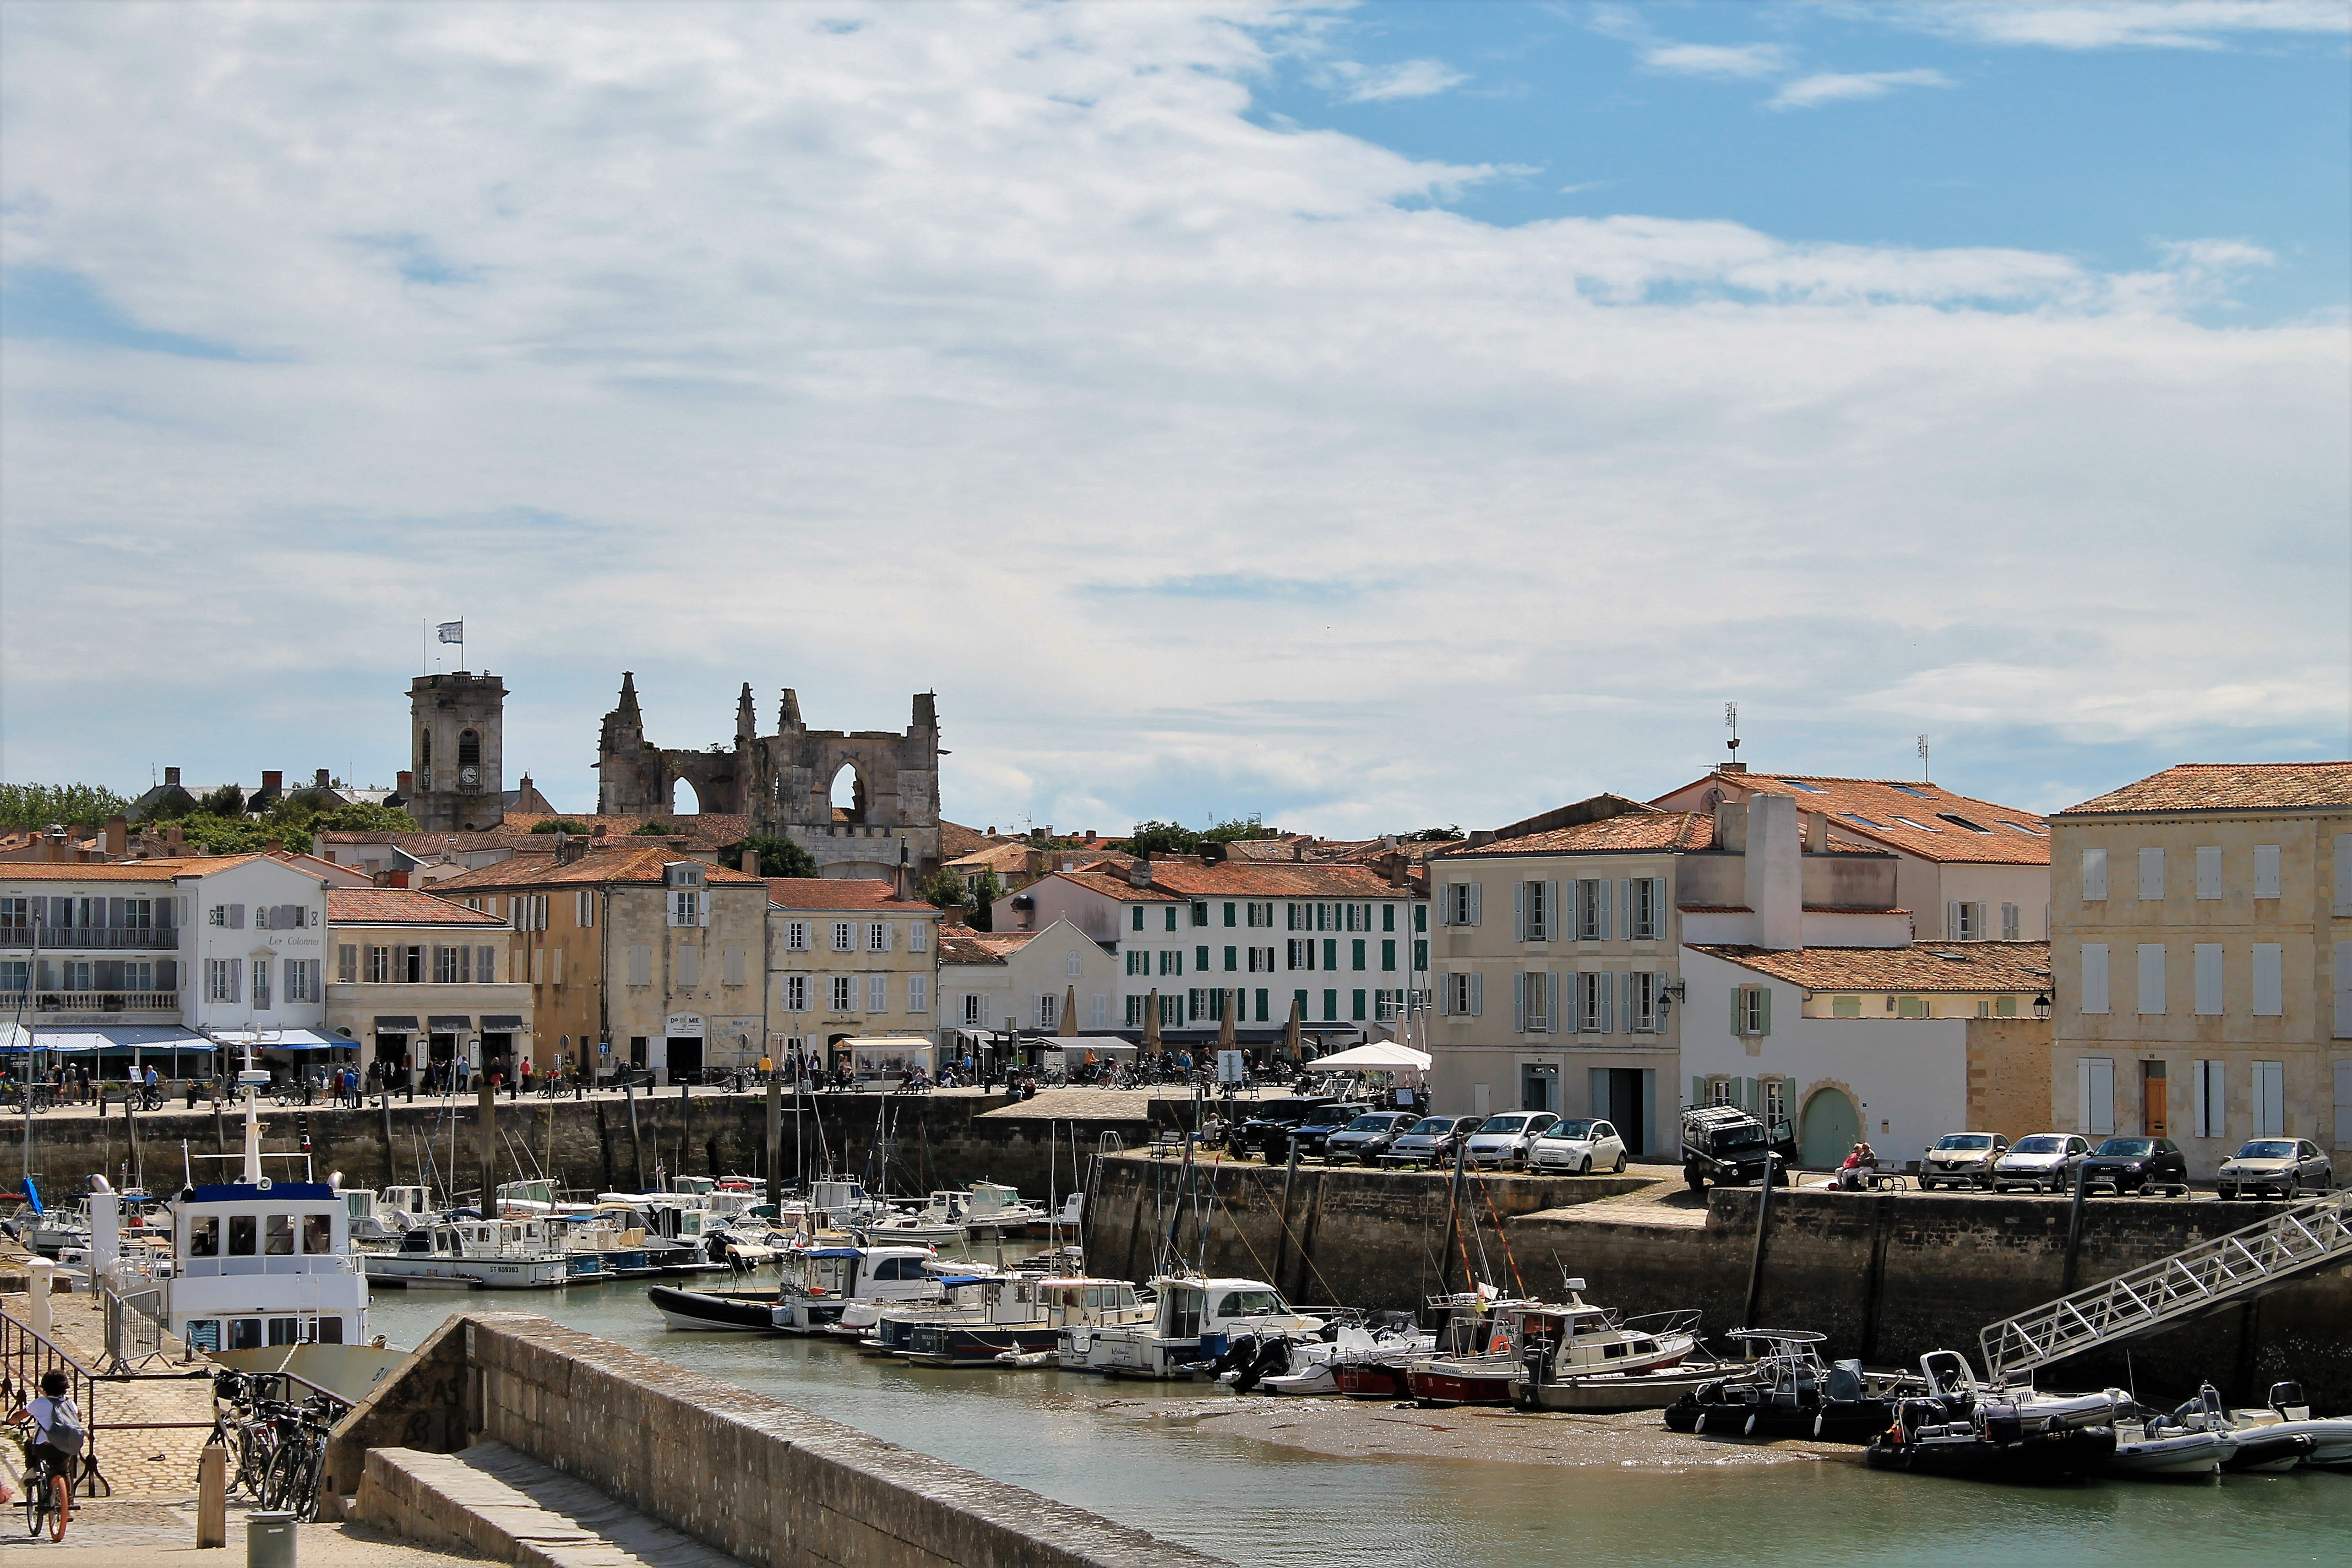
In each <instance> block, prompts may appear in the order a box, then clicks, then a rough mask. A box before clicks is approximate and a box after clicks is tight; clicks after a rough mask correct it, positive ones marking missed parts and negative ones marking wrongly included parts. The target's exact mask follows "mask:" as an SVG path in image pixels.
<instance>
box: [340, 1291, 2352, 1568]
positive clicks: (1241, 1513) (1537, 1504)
mask: <svg viewBox="0 0 2352 1568" xmlns="http://www.w3.org/2000/svg"><path fill="white" fill-rule="evenodd" d="M458 1310H519V1311H535V1312H541V1313H544V1314H545V1315H546V1316H548V1317H550V1318H551V1319H554V1320H555V1321H558V1322H561V1323H562V1324H564V1325H565V1326H567V1327H569V1328H574V1329H578V1330H581V1331H583V1332H587V1333H593V1334H597V1335H600V1336H602V1337H604V1338H605V1339H610V1340H613V1341H615V1342H619V1343H622V1344H625V1345H628V1346H631V1347H632V1348H634V1349H637V1350H641V1351H644V1352H648V1353H650V1354H654V1355H657V1356H661V1357H664V1358H666V1359H667V1360H670V1361H673V1362H676V1363H678V1364H680V1365H682V1366H686V1367H690V1368H692V1369H693V1370H694V1371H696V1372H699V1373H705V1374H707V1375H709V1376H712V1377H718V1378H721V1379H724V1380H726V1381H727V1382H730V1383H733V1384H738V1385H740V1386H741V1387H744V1388H748V1389H752V1390H755V1391H757V1392H759V1393H761V1394H767V1395H769V1396H771V1397H772V1398H775V1399H779V1400H782V1401H783V1402H785V1403H787V1404H790V1405H797V1406H799V1407H801V1408H803V1409H805V1410H809V1411H813V1412H814V1413H816V1414H818V1415H825V1416H828V1417H831V1418H832V1419H834V1420H836V1421H840V1422H843V1423H845V1425H848V1426H856V1427H858V1428H860V1429H862V1430H864V1431H866V1432H870V1433H872V1434H874V1435H875V1436H879V1437H883V1438H887V1439H888V1440H889V1441H891V1442H895V1443H900V1444H904V1445H905V1446H907V1447H910V1448H916V1449H919V1450H921V1451H922V1452H924V1453H928V1454H933V1455H936V1456H938V1457H939V1458H943V1459H947V1460H950V1461H952V1462H954V1463H956V1464H960V1465H963V1466H966V1467H968V1468H971V1469H974V1470H978V1471H980V1472H982V1474H985V1475H989V1476H993V1477H996V1478H998V1479H1003V1480H1006V1481H1010V1482H1013V1483H1014V1484H1016V1485H1019V1486H1024V1487H1027V1488H1029V1489H1032V1490H1034V1491H1037V1492H1041V1493H1043V1494H1045V1496H1047V1497H1052V1498H1055V1499H1058V1500H1063V1501H1066V1502H1069V1503H1074V1504H1076V1505H1078V1506H1079V1507H1082V1508H1087V1509H1091V1510H1094V1511H1096V1512H1097V1513H1100V1514H1103V1515H1106V1516H1107V1517H1108V1518H1111V1519H1114V1520H1118V1521H1121V1522H1123V1523H1127V1524H1132V1525H1137V1526H1139V1527H1141V1528H1143V1529H1146V1530H1150V1531H1154V1532H1156V1533H1158V1534H1160V1535H1164V1536H1168V1537H1170V1538H1171V1539H1174V1540H1177V1541H1181V1542H1187V1543H1189V1544H1191V1545H1193V1546H1196V1547H1199V1548H1201V1549H1202V1550H1203V1551H1206V1552H1214V1553H1216V1554H1218V1555H1220V1556H1223V1557H1226V1558H1230V1559H1231V1560H1232V1561H1234V1562H1235V1563H1241V1564H1244V1568H1363V1565H1366V1564H1372V1563H1391V1564H1410V1565H1412V1568H1533V1565H1537V1564H1548V1563H1612V1564H1617V1565H1623V1568H1683V1565H1685V1564H1689V1565H1694V1568H1696V1565H1700V1564H1704V1565H1706V1568H1719V1565H1720V1564H1722V1563H1726V1562H1731V1561H1736V1562H1738V1563H1742V1564H1746V1565H1748V1568H1763V1565H1779V1564H1788V1565H1790V1568H1798V1565H1812V1564H1844V1563H1853V1564H1864V1563H1867V1564H1874V1565H1883V1564H1893V1563H1901V1564H1904V1565H1905V1568H1938V1565H1943V1564H1950V1565H1952V1568H1963V1565H1965V1568H1984V1565H1985V1564H1987V1563H2046V1564H2063V1565H2066V1568H2074V1565H2076V1564H2103V1563H2118V1564H2121V1563H2130V1564H2135V1565H2150V1564H2166V1563H2195V1564H2198V1565H2199V1568H2212V1565H2214V1564H2219V1563H2232V1564H2234V1563H2246V1564H2263V1565H2264V1568H2285V1565H2288V1564H2295V1563H2328V1564H2341V1563H2346V1562H2352V1476H2340V1475H2302V1474H2288V1475H2283V1476H2247V1477H2231V1478H2229V1479H2226V1480H2221V1481H2215V1480H2190V1481H2174V1482H2147V1481H2140V1482H2112V1481H2110V1482H2095V1483H2092V1484H2088V1485H2083V1486H2070V1487H2065V1488H2059V1489H2016V1488H2006V1487H1990V1486H1984V1485H1979V1484H1974V1483H1969V1482H1960V1481H1942V1480H1936V1479H1923V1478H1914V1477H1906V1476H1899V1475H1885V1474H1880V1473H1877V1472H1874V1471H1871V1470H1868V1469H1866V1468H1864V1467H1863V1466H1862V1465H1861V1464H1860V1463H1859V1462H1857V1461H1856V1458H1855V1456H1853V1455H1852V1454H1850V1453H1845V1452H1841V1453H1840V1454H1839V1457H1837V1458H1830V1459H1824V1460H1820V1461H1794V1462H1788V1463H1781V1464H1775V1465H1770V1466H1763V1467H1749V1466H1733V1467H1724V1466H1710V1465H1708V1464H1707V1463H1706V1462H1705V1460H1706V1453H1705V1452H1704V1451H1703V1450H1702V1449H1696V1448H1695V1450H1694V1451H1695V1462H1694V1463H1693V1465H1692V1466H1691V1467H1690V1468H1688V1469H1686V1470H1679V1471H1674V1472H1668V1473H1656V1472H1654V1471H1650V1470H1647V1469H1643V1470H1633V1469H1619V1468H1602V1467H1589V1466H1588V1467H1578V1468H1569V1467H1559V1466H1548V1465H1539V1464H1518V1463H1496V1462H1480V1461H1475V1460H1460V1459H1434V1458H1402V1457H1376V1458H1330V1457H1327V1456H1324V1455H1319V1454H1314V1453H1308V1452H1302V1451H1300V1450H1297V1449H1294V1448H1289V1447H1279V1446H1276V1445H1274V1444H1269V1443H1265V1442H1260V1441H1256V1440H1254V1439H1250V1438H1246V1437H1239V1436H1228V1435H1225V1434H1222V1433H1218V1432H1216V1431H1213V1430H1202V1429H1198V1428H1196V1427H1194V1426H1191V1425H1189V1424H1186V1423H1183V1422H1181V1421H1176V1422H1170V1421H1160V1422H1151V1421H1141V1420H1138V1419H1136V1418H1134V1416H1133V1415H1132V1414H1131V1411H1132V1409H1133V1405H1131V1404H1129V1402H1133V1401H1138V1400H1148V1401H1155V1402H1156V1401H1160V1400H1163V1399H1176V1400H1181V1399H1186V1398H1198V1399H1214V1400H1223V1399H1232V1398H1235V1397H1238V1396H1236V1395H1234V1394H1230V1393H1228V1392H1226V1391H1224V1390H1223V1389H1219V1388H1215V1387H1214V1386H1213V1385H1209V1384H1197V1383H1196V1384H1133V1383H1108V1382H1105V1381H1102V1380H1099V1379H1096V1378H1092V1377H1087V1376H1084V1375H1081V1374H1076V1373H1059V1372H1038V1371H1013V1370H1011V1369H1006V1370H1002V1371H999V1370H995V1369H974V1370H961V1371H929V1370H922V1369H917V1368H912V1367H908V1366H906V1365H904V1364H901V1363H895V1362H890V1361H884V1360H877V1359H874V1358H870V1357H866V1356H861V1355H859V1354H858V1353H857V1352H856V1350H855V1348H854V1347H852V1346H851V1345H849V1344H847V1343H845V1342H838V1341H831V1340H821V1339H820V1340H809V1339H785V1338H771V1337H767V1336H752V1335H745V1334H721V1333H691V1332H681V1331H674V1330H670V1329H667V1328H666V1327H664V1325H663V1323H662V1320H661V1318H660V1317H659V1315H658V1314H656V1312H655V1311H654V1310H653V1309H652V1307H651V1306H650V1305H649V1304H648V1303H647V1302H646V1292H645V1287H644V1286H643V1285H642V1284H623V1283H613V1284H606V1285H590V1286H575V1287H572V1288H570V1289H563V1290H558V1291H534V1292H522V1291H516V1292H505V1291H483V1292H476V1293H470V1294H468V1293H462V1292H454V1291H424V1290H413V1291H407V1292H400V1291H381V1292H379V1293H377V1295H376V1298H375V1301H374V1304H373V1307H372V1308H371V1309H370V1312H369V1318H370V1322H371V1327H372V1330H373V1331H374V1332H379V1333H383V1334H387V1335H389V1336H390V1337H391V1340H392V1342H394V1344H401V1345H414V1344H415V1343H416V1342H418V1341H419V1340H421V1339H422V1338H424V1336H425V1335H426V1334H427V1333H429V1332H431V1331H432V1330H433V1329H434V1328H435V1327H436V1325H438V1324H439V1323H440V1322H441V1321H443V1320H444V1319H446V1317H448V1316H449V1315H450V1314H451V1313H453V1312H456V1311H458ZM1372 1414H1374V1412H1371V1411H1367V1412H1366V1418H1367V1419H1370V1416H1371V1415H1372Z"/></svg>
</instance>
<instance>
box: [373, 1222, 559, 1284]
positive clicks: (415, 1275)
mask: <svg viewBox="0 0 2352 1568" xmlns="http://www.w3.org/2000/svg"><path fill="white" fill-rule="evenodd" d="M359 1256H360V1258H361V1260H362V1264H363V1265H364V1267H365V1268H366V1270H367V1277H368V1279H371V1280H373V1281H374V1282H376V1283H378V1284H383V1285H390V1286H394V1287H397V1288H401V1289H414V1288H418V1287H423V1288H427V1289H430V1288H434V1287H442V1288H448V1289H464V1290H470V1289H484V1290H545V1289H553V1288H554V1287H556V1286H559V1285H562V1284H566V1283H568V1282H570V1280H571V1279H572V1274H573V1265H572V1255H571V1254H570V1253H569V1252H566V1251H565V1250H563V1248H562V1247H560V1246H559V1245H557V1244H556V1243H554V1242H553V1241H551V1239H550V1237H549V1235H548V1226H547V1222H546V1221H544V1220H535V1219H534V1220H520V1219H475V1220H450V1221H444V1222H442V1223H439V1224H435V1225H420V1226H417V1227H416V1228H415V1229H413V1230H410V1231H407V1232H405V1233H404V1234H403V1235H402V1236H401V1237H400V1246H399V1247H398V1248H397V1249H396V1250H392V1251H384V1252H363V1253H361V1254H360V1255H359Z"/></svg>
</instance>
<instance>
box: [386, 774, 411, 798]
mask: <svg viewBox="0 0 2352 1568" xmlns="http://www.w3.org/2000/svg"><path fill="white" fill-rule="evenodd" d="M392 793H393V794H394V795H398V796H399V797H400V798H401V799H403V800H409V799H413V798H414V797H415V794H416V775H415V773H411V772H409V771H408V770H407V769H406V768H403V769H401V770H400V772H398V773H394V774H393V776H392Z"/></svg>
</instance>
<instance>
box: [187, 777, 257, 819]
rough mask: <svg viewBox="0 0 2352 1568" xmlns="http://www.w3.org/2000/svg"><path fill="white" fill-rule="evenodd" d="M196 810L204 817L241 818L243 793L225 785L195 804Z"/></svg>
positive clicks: (243, 812)
mask: <svg viewBox="0 0 2352 1568" xmlns="http://www.w3.org/2000/svg"><path fill="white" fill-rule="evenodd" d="M196 810H197V811H198V812H200V813H202V814H204V815H205V816H244V815H245V792H244V791H243V790H240V789H238V788H237V787H236V785H235V784H223V785H221V786H220V788H218V789H216V790H215V791H213V792H212V793H211V794H210V795H206V796H205V798H204V799H202V800H200V801H198V802H196Z"/></svg>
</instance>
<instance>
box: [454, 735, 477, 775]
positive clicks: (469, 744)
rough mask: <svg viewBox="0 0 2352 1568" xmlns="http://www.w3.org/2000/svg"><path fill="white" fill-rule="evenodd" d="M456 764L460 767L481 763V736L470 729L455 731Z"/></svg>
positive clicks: (473, 766) (475, 765) (472, 766)
mask: <svg viewBox="0 0 2352 1568" xmlns="http://www.w3.org/2000/svg"><path fill="white" fill-rule="evenodd" d="M457 765H458V766H459V767H461V768H478V767H480V766H481V765H482V737H481V736H480V735H478V734H477V733H476V732H475V731H471V730H460V731H457Z"/></svg>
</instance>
